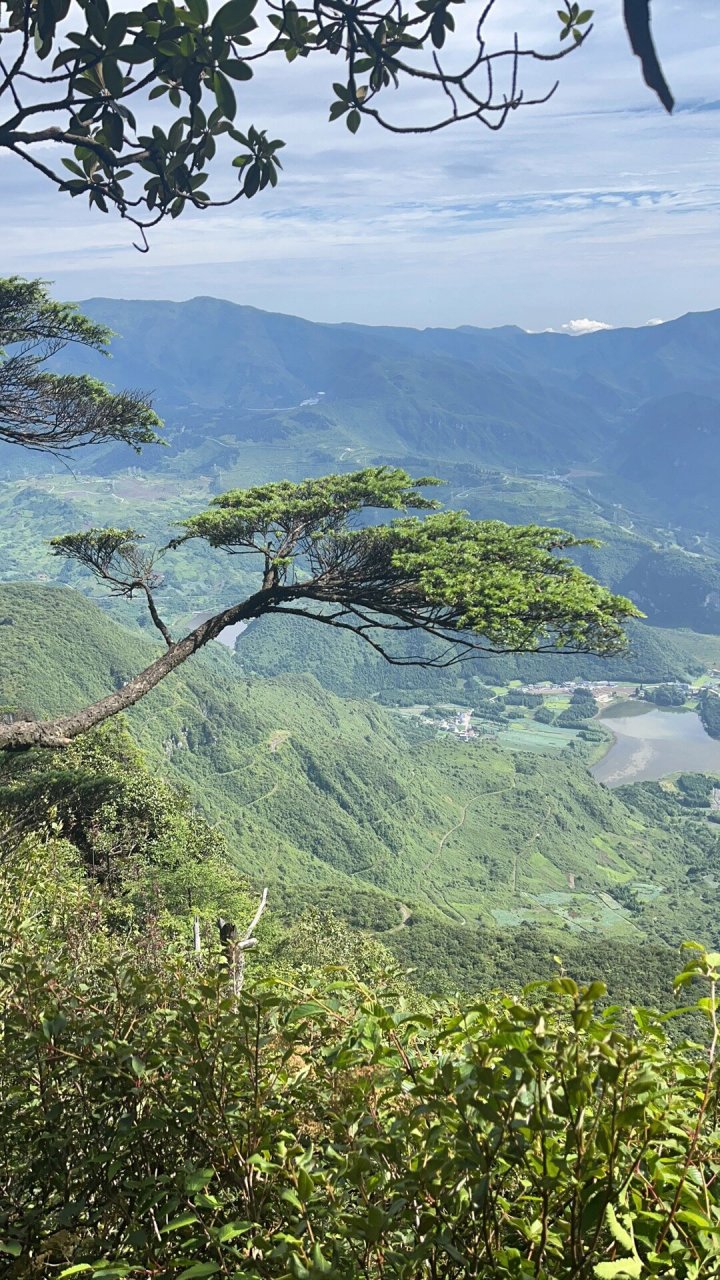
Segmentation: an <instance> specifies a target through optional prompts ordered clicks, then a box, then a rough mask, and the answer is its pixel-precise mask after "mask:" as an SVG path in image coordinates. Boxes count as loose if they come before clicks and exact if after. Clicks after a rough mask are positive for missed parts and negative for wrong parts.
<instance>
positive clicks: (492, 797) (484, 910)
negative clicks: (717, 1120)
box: [0, 586, 718, 1003]
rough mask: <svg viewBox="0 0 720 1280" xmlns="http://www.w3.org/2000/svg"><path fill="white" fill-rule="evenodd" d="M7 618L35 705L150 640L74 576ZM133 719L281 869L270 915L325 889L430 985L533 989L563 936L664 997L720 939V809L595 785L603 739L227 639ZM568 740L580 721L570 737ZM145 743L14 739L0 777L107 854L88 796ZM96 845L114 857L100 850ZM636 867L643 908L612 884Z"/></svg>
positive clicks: (217, 821) (223, 826) (108, 669)
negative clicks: (482, 728)
mask: <svg viewBox="0 0 720 1280" xmlns="http://www.w3.org/2000/svg"><path fill="white" fill-rule="evenodd" d="M0 616H1V617H2V618H4V620H5V626H4V627H3V631H2V634H3V641H4V643H3V646H2V648H1V649H0V687H1V688H2V690H3V695H4V703H5V707H6V708H10V707H12V708H13V709H17V708H18V707H19V708H21V709H22V710H23V711H24V712H26V713H32V714H38V715H40V714H44V713H47V712H50V713H51V714H54V713H56V712H60V711H65V710H67V709H71V708H72V707H73V706H77V705H80V704H81V703H82V702H83V701H85V700H87V699H88V698H92V697H94V696H96V694H97V691H98V690H102V689H103V688H104V687H107V686H108V684H110V685H112V684H113V683H115V682H118V683H119V682H121V681H122V680H123V679H126V678H127V674H128V673H130V672H132V670H134V669H136V668H137V666H138V665H142V663H143V661H144V655H145V654H146V653H147V651H148V649H149V648H150V646H149V643H148V641H147V640H146V639H144V638H143V637H142V636H139V635H136V634H133V633H131V632H128V631H124V630H122V629H121V628H119V627H118V626H117V625H116V624H113V623H112V622H111V621H109V620H108V619H107V618H106V617H105V616H104V615H103V614H102V613H101V612H100V611H99V610H98V609H97V608H96V607H95V606H93V605H91V604H89V603H88V602H87V601H86V600H84V598H83V597H81V596H79V595H76V594H75V593H73V592H70V591H67V590H64V589H56V588H49V587H37V586H35V587H31V586H25V587H21V586H13V587H5V588H2V590H0ZM71 649H74V652H75V654H76V657H77V665H76V667H75V668H74V669H73V671H72V672H71V671H69V670H68V668H67V663H66V660H65V658H66V654H67V653H68V652H69V651H70V650H71ZM490 705H492V706H495V704H490ZM509 709H510V710H512V709H513V708H512V707H511V708H509ZM518 710H519V708H518ZM528 713H529V714H532V713H531V712H530V709H528ZM502 714H504V709H503V708H502V707H501V706H499V707H498V709H496V710H494V711H493V715H495V716H499V715H502ZM129 723H130V726H131V729H132V733H133V736H134V737H135V738H136V740H137V741H138V742H139V743H140V744H141V745H142V747H143V749H144V750H145V752H146V756H147V760H148V763H149V765H150V767H151V768H152V769H153V770H154V771H158V770H160V771H161V773H162V775H164V776H165V777H166V778H167V779H168V781H170V782H172V783H174V784H175V785H178V784H179V785H181V786H183V787H185V788H186V789H187V791H188V794H189V797H190V799H191V801H192V803H193V804H194V805H195V806H196V807H197V808H198V809H199V811H200V813H201V814H202V815H203V816H204V817H205V819H206V820H208V821H209V822H210V823H212V824H213V830H212V832H211V833H209V834H208V835H207V836H206V837H203V839H204V840H205V841H206V847H207V848H209V847H211V846H212V845H213V843H215V844H216V846H217V850H218V853H219V855H221V856H222V851H223V843H224V842H226V844H227V851H228V852H227V856H228V858H229V861H230V863H231V864H232V865H233V866H235V867H236V868H239V869H240V871H241V873H242V876H243V878H244V879H247V880H249V882H250V883H251V884H252V885H253V886H254V887H255V888H259V887H261V886H262V885H264V884H268V885H269V886H270V891H271V902H272V913H271V914H272V918H273V919H274V920H277V921H289V920H290V919H292V918H295V917H297V916H298V914H299V913H301V912H303V911H304V910H305V909H310V908H312V909H316V908H317V909H321V910H322V911H325V912H327V911H330V912H331V913H332V914H333V915H334V916H336V917H340V918H341V919H343V920H345V921H346V922H347V923H348V924H350V925H351V926H352V927H355V928H357V927H360V928H363V927H366V928H370V929H372V930H374V931H375V936H376V937H378V938H381V939H382V940H383V941H384V943H385V944H386V945H387V946H388V948H390V949H391V950H392V951H393V952H394V953H395V954H396V955H397V956H398V957H399V958H400V959H401V960H402V963H403V964H404V965H407V966H410V967H412V968H413V969H414V970H415V971H416V979H417V981H418V982H420V983H421V984H422V985H423V986H425V987H426V988H427V989H435V990H439V989H443V990H450V991H452V990H453V989H455V988H457V987H459V986H460V987H463V988H465V989H466V990H478V989H481V988H482V989H485V990H488V989H491V988H492V987H504V986H507V985H512V986H519V985H521V984H522V983H523V982H524V981H526V980H527V979H528V978H529V977H532V976H536V975H538V974H550V973H551V972H552V969H553V955H554V954H557V953H558V952H559V953H560V954H562V955H563V957H564V959H565V961H566V963H567V965H568V967H569V969H570V971H571V972H573V973H574V974H577V975H578V976H580V977H585V978H587V979H590V978H592V977H601V978H603V979H604V980H605V981H606V982H607V983H608V985H609V987H610V989H611V994H612V995H613V997H618V998H626V999H627V998H632V999H636V1000H637V999H639V1000H642V999H645V998H648V993H651V994H652V999H653V1000H655V1001H657V1002H658V1003H659V1002H661V1001H662V1000H664V999H665V998H666V996H667V992H668V990H669V983H670V980H671V977H672V973H673V971H674V966H675V964H676V959H675V953H674V950H673V949H674V948H675V947H676V945H677V944H678V943H679V942H680V941H681V940H682V938H683V937H685V936H690V935H693V934H694V935H698V934H699V935H700V936H702V937H703V938H707V939H708V940H711V941H712V940H713V939H714V938H715V936H716V926H717V912H718V891H717V888H716V886H715V882H714V881H713V880H709V881H708V880H706V879H705V878H704V876H705V875H706V872H705V871H703V872H702V874H700V875H698V874H696V870H697V868H698V867H709V866H711V865H712V862H713V860H714V859H716V858H717V846H718V829H717V827H714V826H711V825H710V824H709V823H708V822H707V820H706V818H705V817H704V811H701V810H694V809H692V808H689V807H687V806H685V805H684V804H682V803H681V800H682V793H681V792H680V791H678V790H674V791H673V790H671V791H669V792H666V791H664V790H662V789H659V790H660V797H661V799H662V804H657V805H655V807H654V808H653V807H646V808H643V802H642V797H643V796H644V795H645V788H644V787H630V788H621V789H620V790H619V791H617V792H610V791H608V790H607V789H606V788H605V787H602V786H600V785H598V784H597V783H596V782H595V781H594V779H593V778H592V777H591V775H590V774H589V773H588V771H587V767H586V757H585V754H584V753H585V752H586V751H587V750H589V749H590V748H591V747H592V745H593V744H591V743H588V744H587V745H585V744H583V743H582V742H577V740H576V745H575V746H570V745H568V746H566V747H565V748H564V752H563V754H560V755H552V756H548V755H543V754H541V753H530V752H527V751H517V750H508V749H507V747H505V746H503V745H502V744H499V743H494V742H480V741H476V742H473V743H468V744H464V743H461V742H459V741H458V740H447V741H442V740H439V739H437V738H436V737H435V736H434V733H433V732H432V731H431V730H429V729H423V728H422V727H421V726H414V725H413V723H412V722H410V721H408V720H406V719H403V717H402V716H400V715H397V714H394V713H392V712H389V711H386V710H385V709H383V708H382V707H381V706H378V705H376V704H374V703H372V702H356V701H353V700H350V699H347V698H345V699H341V698H337V697H335V696H333V695H332V694H329V693H328V692H327V691H326V690H325V689H323V688H322V687H321V686H320V684H319V683H318V682H317V681H316V680H314V679H313V678H312V677H307V676H306V677H298V676H294V677H287V676H285V677H276V678H274V679H262V680H258V679H248V678H247V677H246V676H245V675H243V674H242V673H240V672H239V671H238V667H237V664H236V663H235V662H234V661H233V658H232V656H231V655H230V654H229V653H227V652H225V651H223V650H222V649H221V648H220V646H212V647H211V649H209V650H208V651H207V652H206V654H205V655H203V656H202V658H199V659H198V661H197V663H196V665H195V666H194V667H193V668H192V673H191V678H184V677H183V676H182V675H181V673H178V674H177V675H175V676H173V678H172V680H170V681H167V682H165V684H164V685H161V686H160V687H159V688H158V689H156V690H155V691H154V692H153V694H152V695H151V696H150V697H149V698H148V699H147V700H146V701H145V702H142V703H140V704H138V706H137V707H136V708H134V709H133V711H132V714H131V715H130V717H129ZM583 723H587V722H583ZM572 737H573V731H572V730H568V731H567V736H566V737H565V738H564V739H563V741H564V742H567V743H570V742H571V741H572ZM123 744H125V745H123ZM81 746H82V752H83V753H84V752H85V751H88V752H89V751H90V747H89V746H88V747H85V746H83V745H82V740H80V741H79V743H78V748H77V750H80V748H81ZM116 749H117V751H118V752H119V756H118V760H117V763H115V764H112V759H113V752H114V751H116ZM103 752H104V756H105V758H106V761H107V762H109V763H108V767H109V768H110V773H111V776H112V779H113V781H112V783H110V782H109V781H108V779H107V778H105V777H104V776H102V775H103V774H104V771H105V765H103V763H102V761H103ZM128 758H130V748H129V746H128V745H127V742H126V739H125V738H124V737H123V735H122V734H121V735H120V736H119V738H118V741H117V743H116V745H115V746H113V739H112V737H111V738H110V739H109V740H106V741H104V745H103V748H102V751H100V750H99V751H98V753H97V754H93V753H90V756H89V757H88V758H87V759H86V757H85V755H84V754H81V756H79V757H76V756H75V755H74V754H73V753H71V754H70V756H67V754H66V753H65V752H58V753H56V752H49V753H47V754H46V755H43V753H40V755H39V756H38V755H37V754H35V753H32V752H28V753H19V754H18V755H17V756H13V757H10V758H9V760H6V761H5V763H4V765H3V769H2V772H1V775H0V785H1V786H2V787H3V788H4V789H5V792H6V794H7V793H8V789H9V791H10V792H12V794H13V795H14V796H15V797H16V800H15V807H16V809H18V810H19V809H23V808H27V809H28V812H30V811H31V802H32V797H33V795H34V794H35V795H37V796H38V797H40V803H39V805H38V807H37V811H36V813H37V816H38V817H39V816H40V815H41V813H42V804H43V803H45V801H47V803H48V804H49V803H52V804H54V805H55V806H57V807H59V810H60V820H61V821H63V823H65V826H64V829H65V831H66V833H67V834H68V835H70V836H72V837H73V838H74V839H77V840H78V843H79V846H80V847H81V848H83V849H86V850H89V856H90V859H91V861H92V857H93V854H92V842H93V840H94V836H93V837H92V839H91V841H90V844H88V837H87V835H85V836H83V838H82V839H81V838H80V836H79V835H78V834H77V831H78V827H77V819H76V818H75V817H73V815H74V814H75V813H76V812H77V811H78V803H79V802H78V800H77V799H76V797H77V796H78V794H80V795H81V796H82V797H83V801H82V804H83V806H87V805H89V804H90V805H91V807H90V809H89V810H88V812H89V813H90V814H91V815H92V814H93V813H94V812H95V808H94V807H92V806H96V805H98V804H100V803H101V802H102V803H103V804H104V803H105V800H104V799H103V797H105V796H106V795H107V792H108V790H109V792H110V799H112V795H113V794H114V789H115V788H118V787H120V784H121V783H122V787H123V788H125V787H131V786H132V787H134V786H135V782H134V781H133V779H134V778H135V777H136V775H135V773H134V772H133V770H131V769H130V768H129V767H128V766H127V764H126V761H127V759H128ZM83 761H84V763H83ZM93 761H95V763H96V764H97V765H98V766H99V773H100V776H98V777H97V778H96V777H94V775H93V769H92V768H91V767H90V766H91V764H92V762H93ZM93 767H94V766H93ZM124 774H126V775H127V776H126V777H125V776H124ZM138 785H139V784H138ZM59 786H61V788H62V787H65V788H66V789H67V796H68V798H66V800H64V801H62V802H61V797H60V795H59V794H58V787H59ZM158 786H159V783H158V782H157V780H155V781H154V782H153V794H154V788H156V787H158ZM141 790H142V788H141ZM117 794H118V795H127V794H128V792H127V791H126V790H122V791H118V793H117ZM124 803H125V801H123V804H124ZM509 804H511V808H509ZM170 807H171V808H172V805H170ZM81 812H85V808H84V807H83V808H81ZM182 814H183V810H182V808H180V809H179V810H178V821H179V822H180V821H182V822H183V823H184V822H185V819H184V818H183V817H182ZM96 825H97V823H96V820H95V818H93V819H92V822H89V826H88V822H86V823H85V830H86V831H87V830H88V829H90V830H91V831H92V830H94V829H95V826H96ZM111 828H112V824H111ZM153 841H155V844H153V842H152V841H151V843H150V851H151V850H152V848H153V847H156V844H157V841H156V838H155V837H153ZM163 856H164V855H163ZM95 861H96V864H98V865H102V855H101V854H100V853H98V854H97V855H95ZM162 861H163V859H162V858H161V859H160V863H162ZM134 874H135V873H134ZM148 874H149V875H150V878H151V879H155V880H156V879H157V878H158V875H159V872H158V870H157V869H153V870H151V871H150V872H149V873H148ZM648 885H649V888H648ZM622 886H629V887H630V890H629V891H630V896H631V904H632V909H630V908H629V907H628V906H627V905H626V904H625V903H624V902H623V901H622V900H621V899H620V898H616V896H615V893H616V889H619V888H621V887H622ZM633 886H640V887H639V888H637V889H636V888H633ZM603 895H604V896H603ZM199 901H200V899H199ZM208 901H209V902H211V905H210V906H209V907H208V911H209V912H210V913H212V911H213V910H215V905H213V904H214V903H215V902H217V909H218V910H219V911H220V914H225V915H229V914H230V909H229V908H228V907H227V905H226V907H225V908H223V906H222V904H221V903H220V902H219V901H218V899H217V894H216V896H215V899H211V897H209V898H208ZM200 905H201V906H202V901H201V902H200ZM403 912H407V914H408V917H409V918H408V919H406V921H405V923H403V918H404V917H403ZM604 939H612V940H613V942H612V945H608V946H604V945H602V944H603V940H604Z"/></svg>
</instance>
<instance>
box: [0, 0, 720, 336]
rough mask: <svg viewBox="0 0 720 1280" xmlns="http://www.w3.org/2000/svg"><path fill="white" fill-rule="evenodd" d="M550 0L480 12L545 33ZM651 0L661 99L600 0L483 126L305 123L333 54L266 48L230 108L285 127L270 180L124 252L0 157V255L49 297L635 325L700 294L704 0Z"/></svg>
mask: <svg viewBox="0 0 720 1280" xmlns="http://www.w3.org/2000/svg"><path fill="white" fill-rule="evenodd" d="M477 3H478V0H470V8H471V9H474V8H476V6H477ZM557 7H558V6H557V5H556V4H555V3H554V0H498V3H497V12H498V15H499V20H500V25H501V27H508V28H511V27H517V29H518V30H519V31H520V32H521V33H522V35H523V36H524V37H525V39H526V41H527V42H528V43H530V42H537V43H542V42H543V39H544V40H545V43H546V44H547V43H551V42H552V40H553V39H554V37H555V35H556V31H557V26H558V23H557V19H556V17H555V9H556V8H557ZM653 9H654V31H655V36H656V42H657V44H658V47H659V48H660V50H661V52H662V56H663V62H664V66H665V69H666V73H667V76H668V79H669V81H670V83H671V85H672V88H673V90H674V92H675V95H676V98H677V100H678V109H677V112H676V114H675V116H674V117H672V118H670V117H668V116H666V114H665V113H664V112H663V111H662V109H661V108H660V106H659V105H658V104H657V103H656V102H655V99H654V98H653V97H652V96H651V95H650V93H649V91H648V90H647V89H646V88H645V86H644V85H643V83H642V80H641V77H640V71H639V66H638V64H637V62H636V60H635V59H634V58H633V57H632V55H631V53H630V51H629V49H628V46H627V41H626V37H625V34H624V31H623V30H622V27H621V23H620V0H599V3H598V5H597V7H596V18H595V24H596V25H595V31H594V32H593V34H592V36H591V38H590V40H589V41H588V43H587V45H586V46H585V47H584V48H583V49H581V50H579V51H578V52H577V53H576V54H575V55H574V56H573V57H572V58H570V59H567V60H566V61H565V62H564V63H562V64H560V67H559V75H560V80H561V84H560V88H559V90H558V93H557V95H556V96H555V98H554V99H553V100H552V102H551V103H549V104H547V105H545V106H540V107H535V108H527V109H526V110H524V111H518V112H517V113H515V114H514V115H513V116H512V117H511V119H510V120H509V121H508V123H507V125H506V127H505V128H504V129H503V131H502V132H500V133H499V134H490V133H488V132H487V131H486V130H484V129H482V128H480V127H478V126H477V125H472V124H468V125H463V126H458V127H456V128H453V129H451V130H446V131H445V132H443V133H440V134H436V135H432V136H430V137H424V138H407V137H403V138H397V137H392V136H390V135H387V134H384V133H382V132H380V131H379V130H378V129H377V128H376V127H374V126H373V125H372V124H370V122H364V123H363V126H362V128H361V129H360V132H359V133H358V134H357V135H356V137H354V138H353V137H351V135H350V134H349V133H348V132H347V130H346V129H345V128H344V126H343V124H342V123H339V124H335V125H330V124H328V123H327V122H326V121H327V108H328V103H329V101H330V97H331V89H330V83H331V81H332V79H333V78H334V75H333V73H334V65H333V63H332V62H328V61H326V60H323V59H321V58H318V59H317V60H316V61H315V62H314V63H309V64H308V63H295V64H293V65H292V66H290V67H288V66H287V65H286V64H284V63H282V62H280V61H279V60H277V61H274V62H268V63H266V64H264V66H262V67H261V68H260V70H259V74H258V77H257V79H256V81H255V82H253V84H252V86H251V87H250V89H249V91H248V93H247V97H245V98H241V99H240V110H239V117H238V121H239V123H240V122H243V123H251V122H252V123H255V124H256V125H258V126H262V127H267V128H268V129H269V131H270V132H271V134H272V135H274V136H281V137H284V138H285V139H286V141H287V148H286V150H285V152H284V154H283V159H284V163H285V174H284V177H283V178H282V180H281V184H280V186H279V187H278V188H277V190H276V191H275V192H272V193H268V195H267V196H266V195H265V194H263V195H262V196H261V197H258V198H256V199H255V200H253V201H252V202H249V203H245V202H243V203H242V205H236V206H234V207H233V208H231V209H229V210H215V211H209V212H208V213H205V214H203V215H202V216H192V217H183V218H181V219H180V220H179V221H177V222H175V223H172V224H170V223H168V224H167V225H166V226H161V227H159V228H157V229H156V230H155V232H154V233H153V235H152V240H151V252H150V253H149V254H147V255H140V254H138V253H137V252H136V251H135V250H134V249H133V248H132V247H131V243H130V236H129V235H128V231H127V228H126V227H124V226H123V225H122V224H121V223H120V222H119V221H118V220H117V219H113V218H110V217H107V218H104V217H102V216H101V215H99V214H97V213H93V214H90V213H89V211H88V210H87V208H86V207H85V206H83V205H81V203H80V201H70V200H69V198H68V197H64V196H61V195H58V194H55V193H54V192H53V191H52V190H51V189H50V188H49V187H48V186H47V185H46V184H45V183H44V182H43V180H42V179H40V178H39V177H36V176H35V175H34V174H32V173H31V172H30V171H29V170H28V169H27V168H26V167H25V166H23V165H22V164H21V163H20V162H18V161H15V160H14V159H13V158H12V157H7V156H3V157H2V159H0V181H1V182H2V201H1V202H0V245H1V246H2V252H1V253H0V271H2V273H3V274H8V273H10V272H18V273H21V274H25V275H42V276H44V277H46V278H49V279H52V280H54V281H55V282H56V292H57V293H58V294H59V295H61V296H65V297H74V298H82V297H89V296H92V295H98V294H107V295H113V296H123V297H162V298H175V299H181V298H187V297H192V296H193V295H196V294H199V293H201V294H214V295H216V296H220V297H225V298H230V299H232V300H233V301H237V302H243V303H249V304H252V305H253V306H257V307H262V308H265V309H267V310H275V311H285V312H293V313H296V314H300V315H304V316H307V317H308V318H310V319H316V320H329V321H342V320H352V321H359V322H363V323H368V324H387V323H391V324H409V325H416V326H419V327H423V326H425V325H458V324H477V325H483V326H486V325H487V326H490V325H499V324H519V325H522V326H523V327H525V328H528V329H542V328H547V327H555V328H560V327H561V326H563V325H567V324H568V323H569V322H572V321H578V320H585V319H589V320H592V321H597V322H603V323H606V324H611V325H625V324H633V325H636V324H644V323H646V322H647V321H649V320H651V319H669V318H671V317H672V316H675V315H679V314H681V313H683V312H685V311H688V310H706V309H710V308H713V307H718V306H720V238H719V236H718V232H719V230H720V226H719V223H720V218H719V215H720V198H719V197H720V163H719V161H720V74H719V73H718V68H720V9H719V6H718V5H717V3H716V0H698V2H696V3H694V4H693V5H688V4H687V2H686V0H683V2H682V3H680V2H676V0H654V6H653ZM550 78H551V72H548V74H547V77H545V72H544V71H543V72H542V74H541V77H540V79H539V80H536V81H535V87H538V88H542V87H544V86H545V85H547V84H549V82H550ZM409 105H410V104H408V107H409ZM423 106H424V104H423V103H422V101H420V102H415V103H413V110H415V111H418V110H420V111H421V110H422V109H423ZM401 109H402V106H401ZM581 327H582V326H581Z"/></svg>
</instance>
